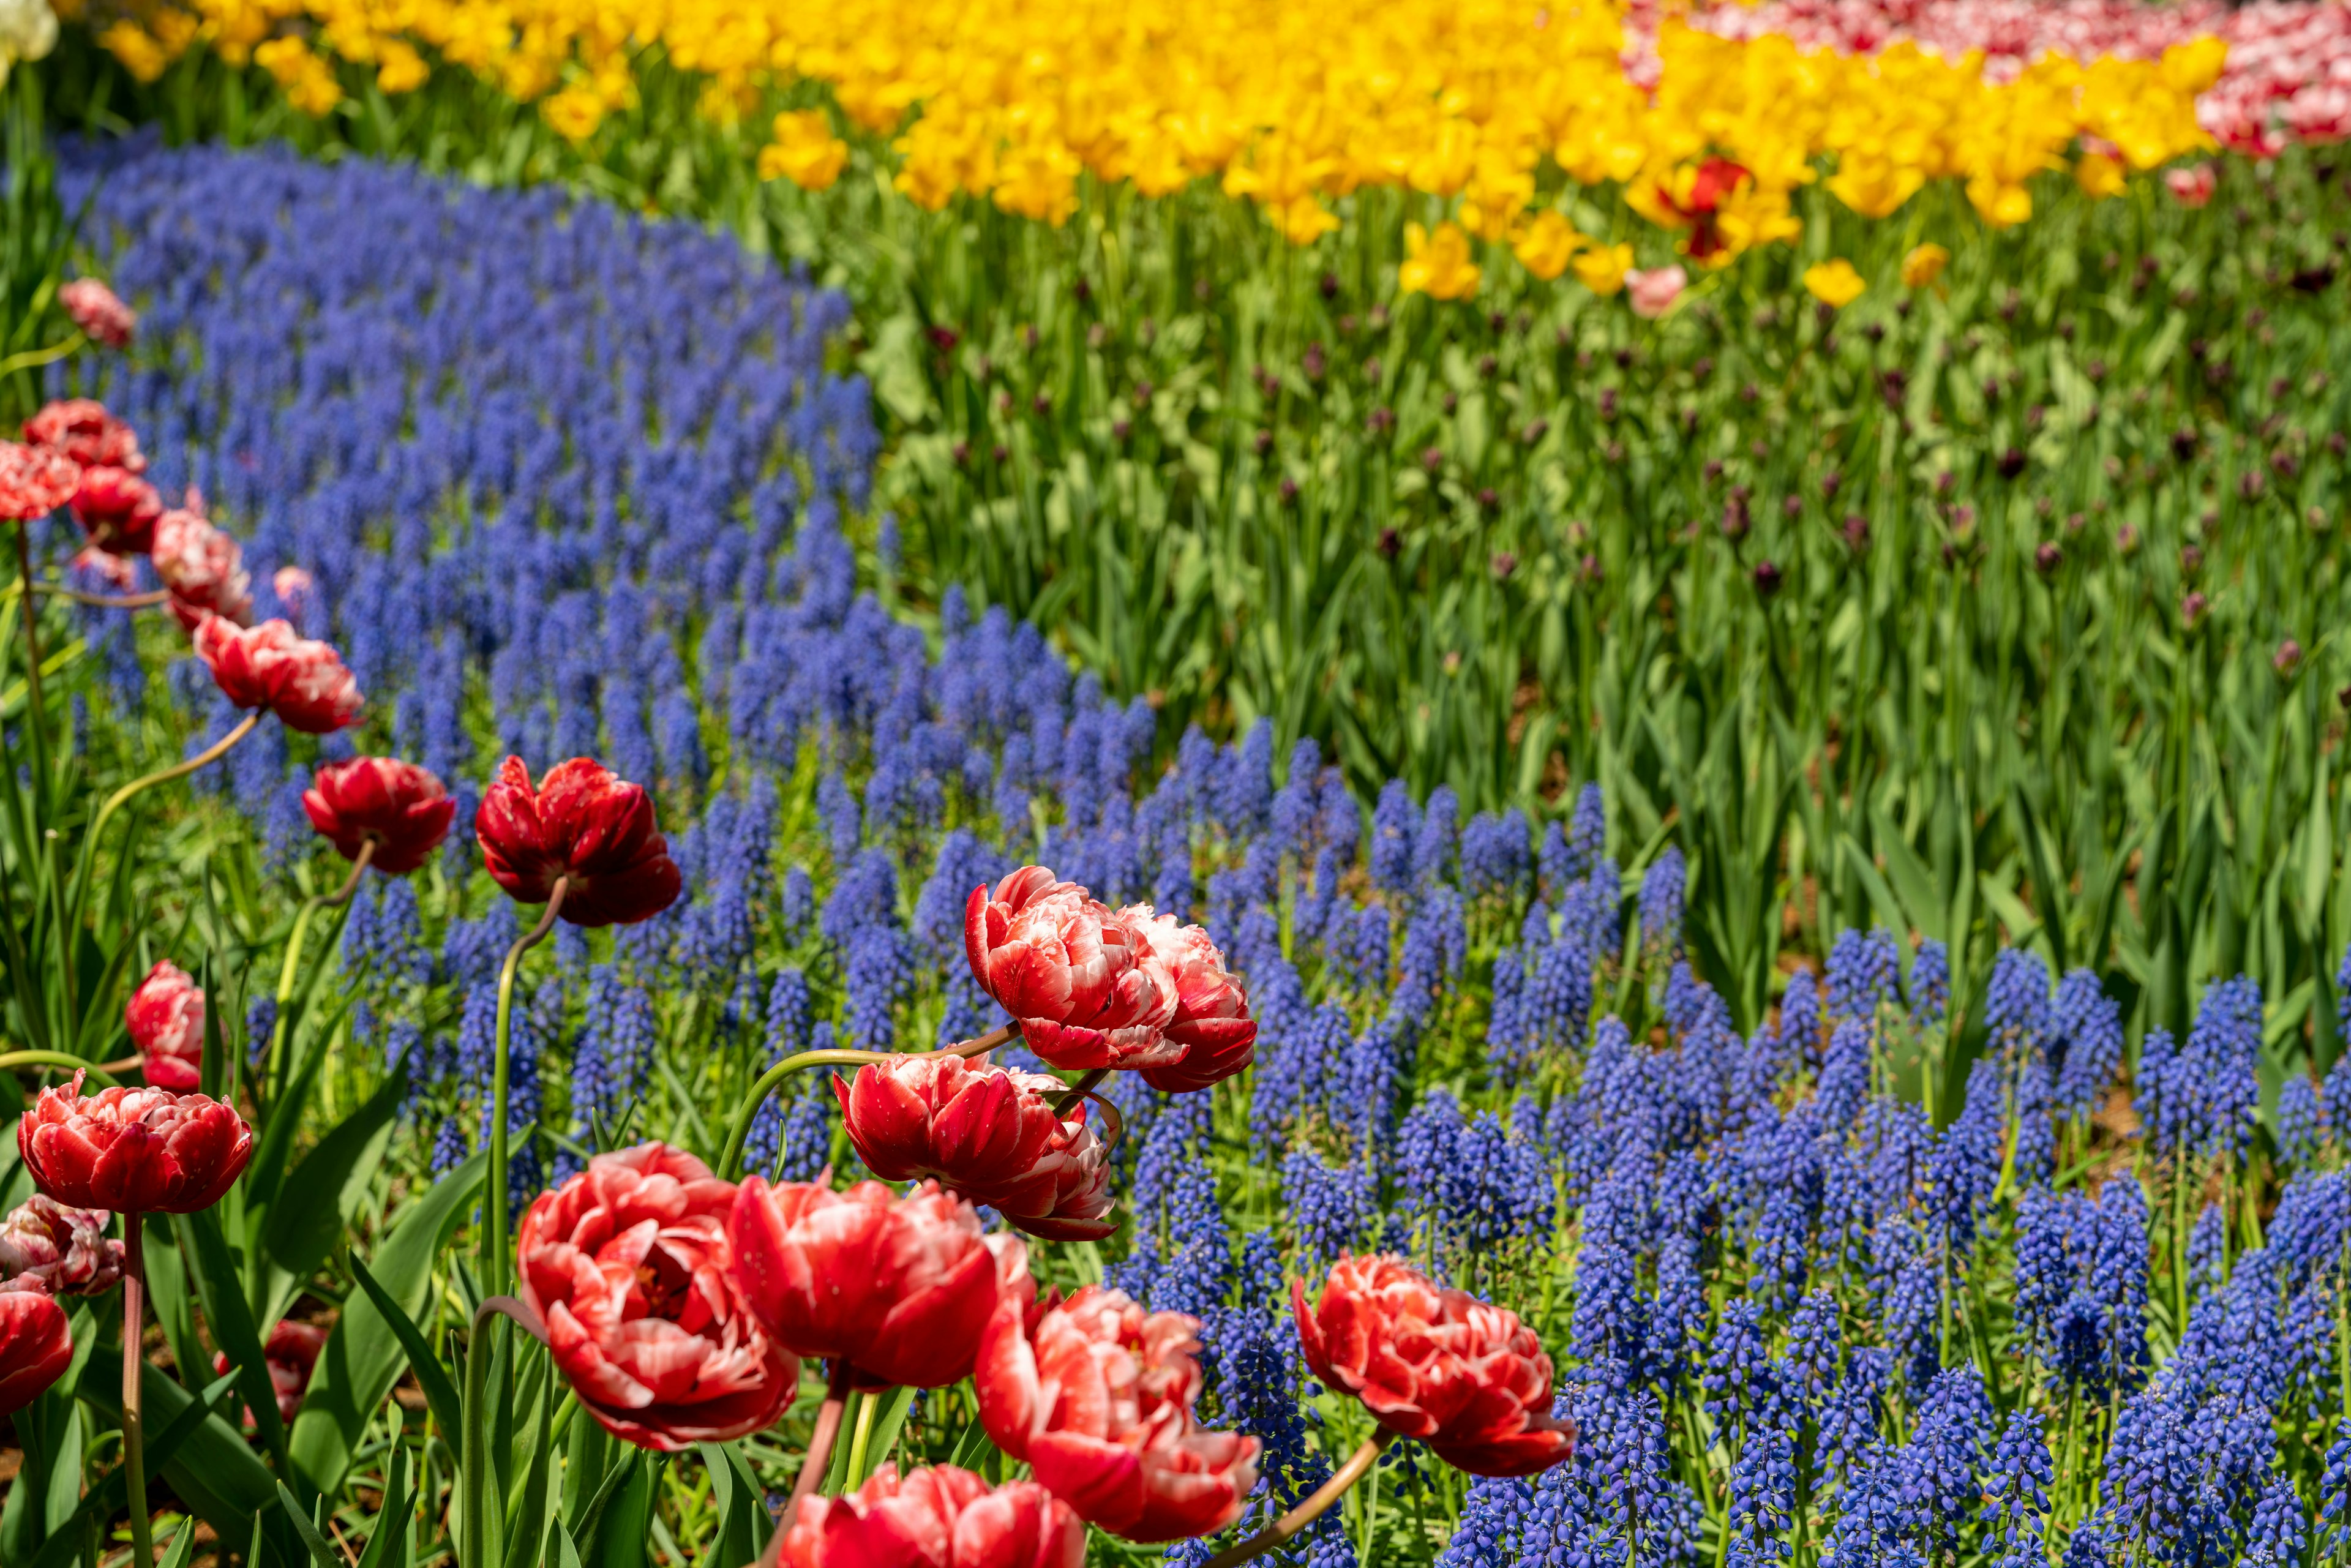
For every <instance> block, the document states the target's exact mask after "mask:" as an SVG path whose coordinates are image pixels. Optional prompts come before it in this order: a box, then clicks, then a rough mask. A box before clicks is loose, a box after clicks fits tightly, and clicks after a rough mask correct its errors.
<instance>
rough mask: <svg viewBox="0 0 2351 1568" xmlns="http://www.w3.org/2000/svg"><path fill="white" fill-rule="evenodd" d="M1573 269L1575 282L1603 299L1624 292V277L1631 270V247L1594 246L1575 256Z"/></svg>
mask: <svg viewBox="0 0 2351 1568" xmlns="http://www.w3.org/2000/svg"><path fill="white" fill-rule="evenodd" d="M1574 267H1575V276H1576V279H1577V281H1579V282H1581V283H1582V284H1583V287H1586V288H1589V289H1590V290H1592V292H1593V293H1594V294H1597V295H1599V296H1600V297H1601V298H1608V297H1609V296H1611V295H1614V294H1621V293H1623V292H1624V289H1625V274H1626V273H1628V272H1630V271H1632V270H1633V247H1632V246H1629V245H1595V246H1593V247H1592V248H1591V249H1590V250H1587V251H1584V252H1583V253H1581V254H1580V255H1578V256H1576V258H1575V262H1574Z"/></svg>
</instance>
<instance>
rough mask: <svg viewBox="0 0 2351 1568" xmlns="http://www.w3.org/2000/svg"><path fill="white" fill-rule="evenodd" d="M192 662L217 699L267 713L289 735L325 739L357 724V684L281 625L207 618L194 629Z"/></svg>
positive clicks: (318, 646) (327, 655)
mask: <svg viewBox="0 0 2351 1568" xmlns="http://www.w3.org/2000/svg"><path fill="white" fill-rule="evenodd" d="M194 643H195V650H196V656H197V657H198V658H200V659H202V660H203V661H204V664H206V665H207V666H208V667H209V668H210V669H211V670H212V673H213V679H214V681H215V682H216V683H218V684H219V686H220V689H221V695H224V696H225V697H227V698H228V700H229V701H231V702H233V703H235V705H236V706H239V707H244V708H266V709H268V710H269V711H270V712H272V713H274V714H276V715H277V716H278V718H279V720H280V721H281V722H283V723H284V724H285V726H286V727H287V728H288V729H298V730H300V731H302V732H303V733H304V734H306V735H326V734H329V733H331V732H332V731H335V730H338V729H341V728H343V727H346V726H348V725H351V724H354V723H356V722H358V719H359V716H360V701H361V699H360V687H359V682H358V681H357V680H355V679H354V678H352V675H351V673H350V671H349V670H348V669H345V668H344V667H343V661H342V658H341V656H340V654H338V653H336V652H335V650H334V649H333V648H331V647H329V646H328V645H327V644H326V643H318V642H313V641H311V640H310V639H308V638H306V637H301V636H298V635H296V633H295V631H294V628H293V627H292V626H290V625H288V624H287V623H286V622H283V621H265V622H262V623H261V624H260V625H258V626H254V627H250V628H246V627H240V626H238V625H237V624H236V623H235V622H232V621H229V620H226V619H225V618H223V617H221V616H218V615H213V614H206V615H205V616H204V618H203V619H202V620H201V621H199V622H197V624H196V633H195V638H194Z"/></svg>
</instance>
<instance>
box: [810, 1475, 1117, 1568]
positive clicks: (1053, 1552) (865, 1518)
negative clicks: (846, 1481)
mask: <svg viewBox="0 0 2351 1568" xmlns="http://www.w3.org/2000/svg"><path fill="white" fill-rule="evenodd" d="M1085 1560H1086V1527H1085V1526H1084V1525H1083V1524H1081V1523H1080V1522H1079V1521H1078V1518H1077V1516H1076V1515H1075V1514H1073V1513H1071V1511H1070V1510H1069V1507H1068V1505H1066V1504H1064V1503H1062V1502H1061V1501H1060V1500H1057V1499H1055V1498H1054V1496H1053V1495H1052V1494H1051V1493H1050V1492H1049V1491H1047V1490H1045V1489H1044V1488H1043V1487H1041V1486H1039V1485H1038V1484H1037V1483H1036V1482H1035V1481H1011V1482H1008V1483H1007V1484H1006V1485H1004V1486H1000V1487H993V1488H991V1487H990V1486H989V1485H988V1484H987V1482H986V1481H984V1480H982V1479H979V1478H978V1477H977V1476H976V1475H973V1474H972V1473H971V1472H970V1471H969V1470H959V1469H956V1468H955V1467H954V1466H952V1465H939V1466H936V1467H935V1468H933V1469H923V1470H916V1471H915V1472H914V1474H912V1475H910V1476H907V1477H906V1478H905V1479H903V1480H902V1479H899V1476H898V1467H897V1466H895V1465H891V1464H885V1465H883V1467H882V1468H881V1469H878V1470H875V1471H874V1472H873V1475H872V1479H869V1480H868V1481H866V1483H865V1485H864V1486H863V1487H862V1488H860V1489H859V1490H856V1491H854V1492H852V1493H851V1494H850V1495H848V1496H846V1497H837V1498H825V1497H810V1498H805V1499H803V1500H801V1502H800V1510H799V1515H798V1516H797V1517H796V1518H794V1519H793V1521H791V1528H790V1530H789V1531H786V1533H785V1535H784V1540H783V1558H782V1563H783V1568H1081V1564H1082V1563H1084V1562H1085Z"/></svg>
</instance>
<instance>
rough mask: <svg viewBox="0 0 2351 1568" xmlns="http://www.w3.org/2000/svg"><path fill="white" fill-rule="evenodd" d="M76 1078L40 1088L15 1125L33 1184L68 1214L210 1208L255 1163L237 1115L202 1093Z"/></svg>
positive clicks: (18, 1147)
mask: <svg viewBox="0 0 2351 1568" xmlns="http://www.w3.org/2000/svg"><path fill="white" fill-rule="evenodd" d="M81 1081H82V1074H80V1073H78V1072H77V1073H75V1074H74V1075H73V1082H71V1083H68V1084H65V1085H62V1086H60V1087H57V1088H54V1089H44V1090H42V1091H41V1094H40V1098H39V1099H37V1100H36V1101H34V1102H33V1108H32V1109H31V1110H29V1111H27V1112H26V1113H25V1114H24V1117H23V1119H22V1120H20V1121H19V1122H18V1123H17V1124H16V1150H17V1153H19V1154H21V1155H24V1157H25V1165H26V1168H27V1169H29V1170H30V1171H31V1172H32V1173H33V1182H34V1185H35V1186H38V1187H39V1188H40V1189H41V1190H42V1191H43V1192H45V1193H47V1194H48V1195H49V1196H50V1197H54V1198H56V1199H57V1201H58V1202H59V1203H63V1204H68V1205H70V1206H71V1207H75V1208H104V1209H110V1210H112V1211H113V1212H114V1213H116V1214H193V1213H195V1212H196V1210H198V1209H200V1208H210V1207H212V1206H213V1205H214V1204H215V1203H218V1202H219V1201H220V1199H221V1195H222V1194H223V1193H225V1192H226V1191H228V1189H229V1186H230V1185H231V1184H232V1183H234V1182H235V1180H236V1178H237V1177H238V1176H241V1175H243V1174H244V1172H245V1162H246V1160H248V1159H250V1158H252V1157H253V1129H252V1128H250V1127H248V1126H246V1124H245V1118H244V1117H242V1116H240V1115H238V1114H237V1113H235V1111H233V1110H231V1109H230V1108H229V1107H228V1106H226V1105H224V1104H222V1103H220V1102H219V1101H217V1100H209V1099H206V1098H205V1097H204V1095H202V1094H172V1093H170V1092H166V1091H164V1090H161V1089H103V1090H100V1091H99V1092H98V1093H96V1094H93V1095H90V1096H89V1097H88V1098H84V1097H83V1095H82V1092H81Z"/></svg>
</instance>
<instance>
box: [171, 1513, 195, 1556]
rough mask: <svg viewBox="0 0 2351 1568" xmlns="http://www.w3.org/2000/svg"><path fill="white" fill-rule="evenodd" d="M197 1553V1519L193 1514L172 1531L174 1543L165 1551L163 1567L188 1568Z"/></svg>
mask: <svg viewBox="0 0 2351 1568" xmlns="http://www.w3.org/2000/svg"><path fill="white" fill-rule="evenodd" d="M195 1553H196V1521H195V1519H194V1518H193V1516H191V1517H189V1518H187V1519H184V1520H182V1521H180V1528H179V1529H177V1530H175V1531H172V1545H171V1548H170V1550H168V1551H166V1552H164V1553H163V1568H188V1560H189V1559H190V1558H192V1557H193V1556H194V1555H195Z"/></svg>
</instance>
